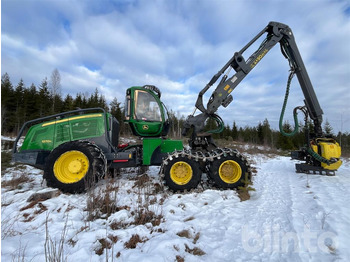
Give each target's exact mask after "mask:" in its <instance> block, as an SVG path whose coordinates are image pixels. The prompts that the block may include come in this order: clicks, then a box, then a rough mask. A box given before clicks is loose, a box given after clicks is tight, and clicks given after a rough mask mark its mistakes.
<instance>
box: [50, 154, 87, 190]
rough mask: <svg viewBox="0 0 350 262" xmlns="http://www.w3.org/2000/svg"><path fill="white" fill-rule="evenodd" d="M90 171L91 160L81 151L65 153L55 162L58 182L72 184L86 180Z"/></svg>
mask: <svg viewBox="0 0 350 262" xmlns="http://www.w3.org/2000/svg"><path fill="white" fill-rule="evenodd" d="M88 170H89V159H88V158H87V156H86V155H85V154H84V153H82V152H80V151H75V150H73V151H68V152H66V153H63V154H62V155H61V156H60V157H59V158H58V159H57V160H56V162H55V164H54V167H53V172H54V174H55V177H56V178H57V179H58V181H60V182H62V183H65V184H72V183H76V182H78V181H80V180H81V179H83V178H84V176H85V175H86V173H87V172H88Z"/></svg>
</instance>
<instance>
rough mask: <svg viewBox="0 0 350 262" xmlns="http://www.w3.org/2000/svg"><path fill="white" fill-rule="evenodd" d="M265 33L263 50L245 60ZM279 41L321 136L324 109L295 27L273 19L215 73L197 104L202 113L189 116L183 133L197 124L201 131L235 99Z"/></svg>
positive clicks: (197, 130)
mask: <svg viewBox="0 0 350 262" xmlns="http://www.w3.org/2000/svg"><path fill="white" fill-rule="evenodd" d="M265 33H267V36H266V38H265V40H264V41H263V42H262V44H261V45H260V47H259V49H258V50H257V51H256V52H254V53H253V54H252V55H251V56H250V57H249V58H248V59H247V60H245V59H244V57H243V53H244V52H245V51H246V50H247V49H248V48H249V47H250V46H251V45H252V44H253V43H255V42H256V41H257V40H258V39H259V38H260V37H261V36H262V35H263V34H265ZM277 43H280V45H281V50H282V53H283V55H284V56H285V57H286V58H287V59H288V61H289V64H290V67H291V70H293V71H294V72H295V74H296V75H297V78H298V80H299V83H300V87H301V89H302V91H303V94H304V97H305V105H306V108H307V110H308V113H309V115H310V118H311V119H312V120H313V121H314V126H315V131H316V134H318V136H321V134H322V127H321V124H322V114H323V111H322V109H321V107H320V105H319V102H318V99H317V97H316V94H315V91H314V89H313V86H312V84H311V81H310V78H309V76H308V73H307V71H306V68H305V66H304V63H303V60H302V58H301V55H300V53H299V50H298V47H297V45H296V43H295V40H294V36H293V33H292V30H291V29H290V28H289V26H287V25H285V24H281V23H277V22H270V23H269V24H268V25H267V26H266V27H265V28H264V29H263V30H262V31H261V32H260V33H259V34H257V35H256V36H255V37H254V38H253V39H252V40H251V41H250V42H249V43H248V44H247V45H246V46H244V47H243V48H242V49H241V50H240V51H239V52H236V53H235V54H234V55H233V57H232V58H231V59H230V60H229V61H228V62H227V63H226V65H225V66H224V67H223V68H222V69H221V70H219V72H218V73H217V74H215V75H214V76H213V77H212V79H211V80H210V81H209V83H208V84H207V85H206V86H205V87H204V88H203V89H202V90H201V92H200V93H199V95H198V98H197V101H196V104H195V107H196V109H198V110H199V111H201V112H202V113H201V114H199V115H197V116H193V115H190V116H189V118H188V119H187V122H186V124H185V130H184V132H183V134H186V133H187V132H188V130H189V128H190V127H193V128H194V132H196V133H198V132H201V131H202V130H203V128H204V122H205V120H206V119H207V118H209V117H211V116H213V117H214V118H215V112H216V111H217V110H218V108H219V107H220V106H221V105H222V106H224V107H227V106H228V105H229V104H230V103H231V102H232V96H231V92H232V91H233V90H234V89H235V88H236V86H237V85H238V84H239V83H240V82H241V81H242V80H243V79H244V78H245V77H246V76H247V75H248V74H249V73H250V71H251V70H252V69H253V68H254V67H255V66H256V65H257V64H258V63H259V62H260V61H261V59H262V58H263V57H264V56H265V55H266V54H267V53H268V52H269V51H270V50H271V49H272V48H273V47H274V46H275V45H276V44H277ZM231 69H234V70H235V71H236V73H235V74H234V75H233V76H231V77H228V73H229V71H230V70H231ZM226 71H228V72H226ZM225 72H226V74H225ZM220 77H222V78H221V80H220V83H219V84H218V86H217V87H216V89H215V91H214V92H213V94H212V95H211V97H210V99H209V101H208V104H207V107H206V108H205V107H204V105H203V95H204V94H205V93H206V92H207V91H208V89H209V88H210V87H211V86H212V85H213V84H214V83H215V82H217V80H218V79H219V78H220ZM203 120H204V121H203Z"/></svg>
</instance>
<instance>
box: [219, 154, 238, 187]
mask: <svg viewBox="0 0 350 262" xmlns="http://www.w3.org/2000/svg"><path fill="white" fill-rule="evenodd" d="M219 176H220V178H221V179H222V181H224V182H225V183H227V184H233V183H236V182H237V181H238V180H240V179H241V177H242V169H241V166H240V165H239V164H238V163H237V162H236V161H233V160H226V161H224V162H223V163H222V164H221V165H220V167H219Z"/></svg>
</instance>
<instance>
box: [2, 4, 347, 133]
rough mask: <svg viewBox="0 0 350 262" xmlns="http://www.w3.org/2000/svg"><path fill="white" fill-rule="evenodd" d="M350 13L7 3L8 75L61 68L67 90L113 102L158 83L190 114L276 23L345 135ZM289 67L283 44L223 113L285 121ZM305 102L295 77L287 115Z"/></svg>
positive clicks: (273, 7)
mask: <svg viewBox="0 0 350 262" xmlns="http://www.w3.org/2000/svg"><path fill="white" fill-rule="evenodd" d="M19 6H20V7H21V8H19ZM349 6H350V5H349V3H348V2H347V1H330V0H329V1H328V0H321V1H273V0H270V1H249V0H248V1H223V0H222V1H221V0H220V1H171V2H170V1H154V2H153V1H152V2H150V1H122V2H121V1H117V2H114V1H98V2H97V1H58V0H56V1H25V2H23V1H17V0H11V1H9V0H5V1H3V2H2V26H3V27H2V51H1V52H2V61H1V64H2V72H3V73H4V72H7V73H9V75H10V77H11V79H12V81H13V83H14V85H15V84H17V82H18V81H19V79H20V78H23V80H24V81H25V83H26V84H27V85H28V86H29V85H30V84H31V83H32V82H33V83H35V84H37V85H39V84H40V82H41V80H42V79H43V78H45V77H49V76H50V74H51V72H52V70H53V69H55V68H58V69H59V71H60V72H61V76H62V87H63V89H64V90H63V91H64V92H72V94H73V95H74V94H75V93H78V92H83V93H84V92H86V91H87V92H90V93H91V92H93V91H94V90H95V88H98V89H99V90H100V91H101V92H103V94H104V95H105V97H106V98H107V99H110V100H112V98H113V97H117V99H118V100H119V101H124V95H125V90H126V89H127V88H128V87H129V86H133V85H144V84H154V85H157V86H158V87H159V88H160V89H161V91H162V98H163V100H164V102H165V103H166V104H167V105H168V107H169V108H170V109H172V110H173V111H175V112H177V111H179V112H180V113H182V114H188V113H189V112H192V110H193V108H194V103H195V101H196V98H197V95H198V92H199V91H200V90H201V89H202V88H203V87H204V86H205V85H206V84H207V83H208V81H209V80H210V79H211V77H212V76H213V75H214V74H215V73H216V72H217V71H218V70H219V69H220V68H221V67H222V66H223V65H224V64H225V63H226V62H227V61H228V59H229V58H230V57H231V56H232V55H233V53H234V52H235V51H239V50H240V49H241V48H242V47H243V46H244V45H245V44H246V43H247V42H249V41H250V40H251V39H252V37H254V36H255V35H256V34H257V33H258V32H259V31H260V30H262V29H263V28H264V27H265V26H266V25H267V23H268V22H269V21H271V20H272V21H280V22H284V23H286V24H288V25H289V26H290V27H291V28H292V30H293V32H294V35H295V38H296V41H297V44H298V46H299V49H300V52H301V54H302V57H303V59H304V62H305V65H306V67H307V70H308V72H309V75H310V78H311V81H312V83H313V85H314V88H315V92H316V94H317V95H318V99H319V101H320V104H321V107H322V108H323V110H324V112H325V117H324V118H327V119H328V120H329V122H330V123H331V124H334V125H338V126H339V124H338V123H339V122H341V121H343V122H344V123H343V131H344V130H348V131H350V121H347V122H346V120H344V119H346V117H347V116H348V115H350V108H349V103H348V101H349V100H350V92H349V91H348V90H349V82H350V79H349V77H350V52H349V47H348V43H349V42H350V21H349V13H348V12H347V13H346V12H345V10H346V9H347V8H349ZM253 51H254V50H253ZM248 56H249V53H248V52H246V53H245V54H244V57H245V58H247V57H248ZM288 69H289V67H288V62H287V61H286V60H285V59H284V57H283V56H282V55H281V53H280V51H279V47H278V46H276V47H275V48H274V49H273V50H271V52H270V53H269V54H268V55H266V56H265V58H264V59H263V60H262V61H261V62H260V64H259V65H258V66H256V68H254V70H253V71H252V72H251V73H250V74H249V75H248V76H247V77H246V79H245V80H244V81H242V83H241V84H240V85H239V86H238V87H237V88H236V90H235V91H234V92H233V97H234V101H233V102H232V104H231V105H230V106H229V107H228V108H226V109H220V110H219V113H220V114H222V116H223V118H224V120H225V121H226V122H227V123H229V124H231V123H232V122H233V121H234V120H235V119H238V120H240V121H242V123H244V125H245V124H249V125H256V124H257V123H258V122H259V121H263V120H264V118H265V117H267V118H268V119H269V121H270V123H277V122H278V117H279V113H280V108H281V106H282V102H283V96H284V91H285V85H286V80H287V76H288ZM212 90H213V89H211V90H210V91H209V92H208V94H206V97H205V99H208V97H209V96H210V94H211V92H212ZM302 104H303V96H302V93H301V90H300V88H299V86H298V84H297V80H296V79H295V80H294V81H293V86H292V90H291V96H290V101H289V103H288V107H287V112H286V117H287V118H288V117H289V116H287V115H288V112H290V111H291V110H292V109H293V107H294V106H297V105H302ZM340 115H343V120H341V119H340ZM333 119H334V120H333ZM237 123H238V121H237ZM272 126H273V127H274V128H277V124H276V125H273V124H272ZM335 128H337V127H335ZM338 129H339V127H338Z"/></svg>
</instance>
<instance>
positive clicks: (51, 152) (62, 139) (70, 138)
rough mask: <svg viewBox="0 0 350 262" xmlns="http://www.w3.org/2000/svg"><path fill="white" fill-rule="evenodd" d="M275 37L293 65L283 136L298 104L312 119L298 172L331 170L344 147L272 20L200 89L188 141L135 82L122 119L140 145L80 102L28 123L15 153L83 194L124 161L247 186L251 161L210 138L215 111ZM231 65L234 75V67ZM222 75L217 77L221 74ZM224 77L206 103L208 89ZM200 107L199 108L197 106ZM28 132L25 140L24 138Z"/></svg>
mask: <svg viewBox="0 0 350 262" xmlns="http://www.w3.org/2000/svg"><path fill="white" fill-rule="evenodd" d="M263 35H266V37H265V38H264V39H263V41H262V43H261V44H260V46H259V48H258V49H257V50H256V51H255V52H254V53H253V54H251V55H250V56H249V57H248V59H245V58H244V57H243V53H244V52H245V51H246V50H247V49H248V48H249V47H250V46H251V45H252V44H253V43H255V42H256V41H257V40H258V39H260V38H261V37H262V36H263ZM277 43H279V44H280V47H281V51H282V54H283V55H284V57H285V58H286V59H287V60H288V62H289V65H290V75H289V78H288V82H287V90H286V95H285V100H284V104H283V108H282V112H281V116H280V131H281V132H282V133H283V134H285V135H293V134H295V133H296V132H298V119H297V111H301V112H302V113H303V114H304V116H305V118H304V120H305V124H306V125H305V126H308V124H307V123H308V121H309V119H311V121H312V124H313V130H308V129H305V130H306V131H305V140H306V141H305V146H304V147H303V148H301V149H300V150H298V151H294V152H292V154H291V157H292V159H297V160H301V161H302V162H301V163H298V164H296V171H297V172H303V173H310V172H313V173H321V174H323V173H324V174H327V175H334V173H335V171H336V170H337V169H338V168H339V167H340V166H341V164H342V162H341V160H340V155H341V148H340V146H339V144H338V143H337V142H336V141H335V140H334V139H333V138H330V137H326V136H325V135H324V133H323V131H322V127H321V124H322V114H323V111H322V109H321V107H320V105H319V102H318V100H317V97H316V94H315V92H314V89H313V86H312V84H311V81H310V79H309V76H308V73H307V71H306V68H305V66H304V63H303V61H302V58H301V55H300V53H299V50H298V48H297V45H296V43H295V40H294V36H293V33H292V31H291V29H290V28H289V27H288V26H287V25H284V24H281V23H277V22H270V23H269V24H268V25H267V26H266V27H265V28H264V29H263V30H262V31H261V32H260V33H259V34H258V35H256V36H255V37H254V38H253V39H252V40H251V41H250V42H249V43H248V44H247V45H246V46H244V47H243V48H242V49H241V50H240V51H239V52H236V53H235V54H234V55H233V57H232V58H231V59H230V60H229V61H228V62H227V63H226V64H225V66H224V67H223V68H222V69H221V70H220V71H219V72H218V73H217V74H215V75H214V76H213V77H212V79H211V80H210V81H209V83H208V84H207V85H206V86H205V87H204V88H203V90H201V92H200V93H199V95H198V99H197V101H196V103H195V110H194V112H193V113H192V114H191V115H189V116H188V117H187V119H186V121H185V123H184V127H183V132H182V134H183V135H184V136H189V146H188V147H184V145H183V143H182V140H171V139H168V138H166V136H167V134H168V131H169V127H170V121H169V116H168V112H167V109H166V107H165V106H164V104H163V103H162V102H161V100H160V97H161V92H160V90H159V89H158V88H157V87H155V86H152V85H145V86H134V87H131V88H128V89H127V90H126V102H125V107H124V108H125V122H127V123H128V124H129V126H130V128H131V130H132V132H133V134H134V135H135V136H138V137H140V138H141V139H140V142H139V143H137V144H133V145H129V144H123V145H120V144H119V143H118V142H119V131H120V128H119V123H118V121H117V120H116V118H115V117H113V116H112V115H111V114H110V113H107V112H105V110H103V109H101V108H88V109H78V110H74V111H69V112H65V113H60V114H56V115H52V116H47V117H43V118H39V119H35V120H32V121H29V122H27V123H25V124H24V125H23V127H22V129H21V130H20V132H19V134H18V136H17V138H16V141H15V144H14V147H13V159H14V161H16V162H20V163H25V164H30V165H33V166H35V167H38V168H40V169H43V170H44V179H46V181H47V185H48V186H50V187H55V188H59V189H60V190H61V191H63V192H70V193H79V192H83V191H84V190H85V189H86V188H87V187H89V186H91V185H92V184H93V183H95V182H96V181H97V180H99V179H101V178H103V177H104V176H105V175H106V172H107V171H108V170H112V169H119V168H125V167H138V166H150V165H158V166H161V168H160V175H161V176H162V178H163V181H164V184H165V185H166V186H167V187H168V188H169V189H171V190H173V191H184V190H191V189H193V188H196V187H197V186H198V184H199V183H200V181H201V178H202V173H207V175H208V178H209V179H210V180H212V181H213V184H215V185H216V186H217V187H219V188H223V189H230V188H237V187H238V186H241V185H243V183H244V182H243V181H244V179H247V178H248V179H250V178H251V169H250V165H249V164H248V161H247V160H246V158H245V157H244V156H243V155H242V154H240V153H239V152H238V151H237V150H235V149H229V148H220V147H218V146H216V144H215V142H214V141H213V139H212V134H213V133H220V132H222V130H223V127H224V123H223V121H222V119H221V118H220V116H218V115H217V113H216V112H217V110H218V108H219V107H220V106H224V107H227V106H228V105H229V104H230V103H231V102H232V100H233V99H232V95H231V92H232V91H233V90H234V89H235V88H236V86H237V85H238V84H239V83H240V82H241V81H242V80H243V79H244V78H245V77H246V76H247V75H248V74H249V72H250V71H251V70H252V69H253V68H254V67H255V66H256V65H257V64H258V63H259V62H260V61H261V59H262V58H263V57H264V56H265V55H266V54H267V53H268V52H269V51H270V49H271V48H273V47H274V46H275V45H276V44H277ZM232 69H233V71H234V72H233V74H232V75H230V71H231V70H232ZM294 75H296V76H297V79H298V81H299V84H300V87H301V89H302V91H303V94H304V97H305V100H304V105H303V106H298V107H296V108H295V109H294V124H295V129H294V131H293V132H292V133H286V132H285V131H284V130H283V128H282V123H283V115H284V111H285V107H286V103H287V99H288V93H289V86H290V83H291V80H292V77H293V76H294ZM219 79H220V80H219ZM218 80H219V83H218V84H217V86H216V89H215V90H214V92H213V93H212V95H211V96H210V98H209V100H208V103H207V106H206V107H205V106H204V105H203V95H204V94H205V93H206V92H207V91H208V90H209V88H210V87H211V86H212V85H213V84H214V83H216V82H217V81H218ZM197 110H198V111H200V112H199V113H198V114H196V115H195V112H196V111H197ZM208 119H213V120H215V122H216V123H217V127H216V129H214V130H209V131H204V127H205V123H206V121H207V120H208ZM25 131H27V132H26V136H25V138H24V141H23V144H22V146H21V147H19V146H18V141H19V139H20V137H21V136H22V135H23V134H24V132H25Z"/></svg>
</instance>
